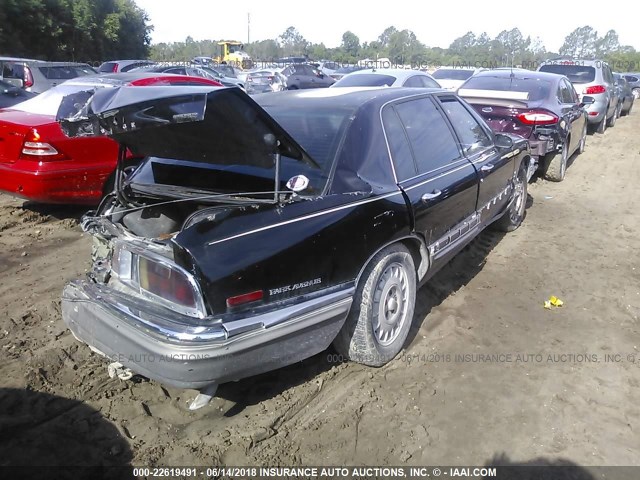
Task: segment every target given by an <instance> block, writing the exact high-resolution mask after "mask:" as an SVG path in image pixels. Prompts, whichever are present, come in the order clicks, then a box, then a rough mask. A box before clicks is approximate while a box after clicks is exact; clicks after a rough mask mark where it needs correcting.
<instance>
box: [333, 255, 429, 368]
mask: <svg viewBox="0 0 640 480" xmlns="http://www.w3.org/2000/svg"><path fill="white" fill-rule="evenodd" d="M415 302H416V270H415V266H414V262H413V257H412V256H411V254H410V253H409V251H408V250H407V249H406V248H405V247H404V246H402V245H399V244H398V245H392V246H390V247H387V248H385V249H384V250H382V251H381V252H379V253H378V254H377V255H376V256H375V257H374V258H373V259H372V260H371V262H370V263H369V265H368V266H367V268H366V269H365V271H364V273H363V274H362V277H361V279H360V283H359V285H358V289H357V291H356V296H355V298H354V303H353V306H352V307H351V312H349V316H348V317H347V320H346V322H345V324H344V326H343V327H342V330H340V333H338V336H337V337H336V339H335V340H334V342H333V344H334V347H335V349H336V350H337V351H338V353H340V354H341V355H343V356H344V357H345V358H346V359H348V360H353V361H355V362H358V363H363V364H365V365H370V366H373V367H380V366H382V365H384V364H386V363H388V362H389V361H391V360H392V359H393V358H394V357H395V356H396V355H397V354H398V353H399V352H400V350H402V347H403V346H404V342H405V340H406V339H407V335H408V334H409V330H410V328H411V321H412V319H413V312H414V309H415Z"/></svg>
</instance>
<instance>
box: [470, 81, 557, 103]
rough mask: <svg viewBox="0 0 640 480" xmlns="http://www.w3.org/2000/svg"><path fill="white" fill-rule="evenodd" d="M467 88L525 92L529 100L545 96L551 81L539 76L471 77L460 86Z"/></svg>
mask: <svg viewBox="0 0 640 480" xmlns="http://www.w3.org/2000/svg"><path fill="white" fill-rule="evenodd" d="M462 88H464V89H469V90H497V91H503V92H527V93H528V94H529V97H528V99H529V100H531V101H536V100H543V99H545V98H547V97H548V96H549V94H550V91H551V82H548V81H547V80H542V79H539V78H511V77H471V78H470V79H469V80H467V82H466V83H465V84H464V85H463V86H462Z"/></svg>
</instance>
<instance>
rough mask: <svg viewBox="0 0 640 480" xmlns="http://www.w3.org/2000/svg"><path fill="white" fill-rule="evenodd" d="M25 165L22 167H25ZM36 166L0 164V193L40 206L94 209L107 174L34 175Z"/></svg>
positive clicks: (76, 171) (99, 172)
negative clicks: (55, 205) (42, 204)
mask: <svg viewBox="0 0 640 480" xmlns="http://www.w3.org/2000/svg"><path fill="white" fill-rule="evenodd" d="M25 163H26V165H25ZM34 167H37V163H36V162H32V161H23V160H19V161H17V162H16V163H10V164H9V163H0V191H2V192H5V193H8V194H10V195H13V196H16V197H20V198H24V199H25V200H32V201H34V202H42V203H63V204H82V205H97V204H98V203H99V201H100V198H101V197H102V193H103V188H104V184H105V182H106V180H107V178H108V177H109V172H107V171H99V170H91V171H86V170H82V171H78V170H62V171H38V170H33V168H34Z"/></svg>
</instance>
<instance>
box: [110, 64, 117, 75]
mask: <svg viewBox="0 0 640 480" xmlns="http://www.w3.org/2000/svg"><path fill="white" fill-rule="evenodd" d="M111 72H112V73H118V64H117V63H114V64H113V68H112V69H111Z"/></svg>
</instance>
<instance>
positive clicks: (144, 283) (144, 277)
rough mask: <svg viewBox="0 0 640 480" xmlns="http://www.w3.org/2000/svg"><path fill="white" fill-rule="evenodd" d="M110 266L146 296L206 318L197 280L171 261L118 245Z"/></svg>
mask: <svg viewBox="0 0 640 480" xmlns="http://www.w3.org/2000/svg"><path fill="white" fill-rule="evenodd" d="M111 265H112V271H113V273H114V274H115V275H116V276H117V278H118V279H119V280H120V281H121V282H122V283H124V284H125V285H127V286H129V287H131V288H132V289H134V290H136V291H137V292H139V293H140V294H141V295H142V296H143V297H146V298H147V299H149V300H151V301H153V302H154V303H158V304H160V305H163V306H165V307H167V308H169V309H171V310H174V311H176V312H178V313H181V314H184V315H188V316H191V317H195V318H204V317H205V314H206V312H205V307H204V302H203V300H202V295H201V293H200V290H199V288H198V286H197V284H196V281H195V280H194V278H193V277H192V276H191V274H190V273H188V272H187V271H186V270H184V269H182V268H181V267H179V266H178V265H175V264H174V263H173V262H171V261H170V260H169V259H165V258H156V257H155V256H153V257H152V256H148V254H141V253H138V252H134V251H131V250H129V249H127V248H125V247H124V246H122V245H121V244H118V245H117V246H116V248H115V250H114V253H113V260H112V263H111Z"/></svg>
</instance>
